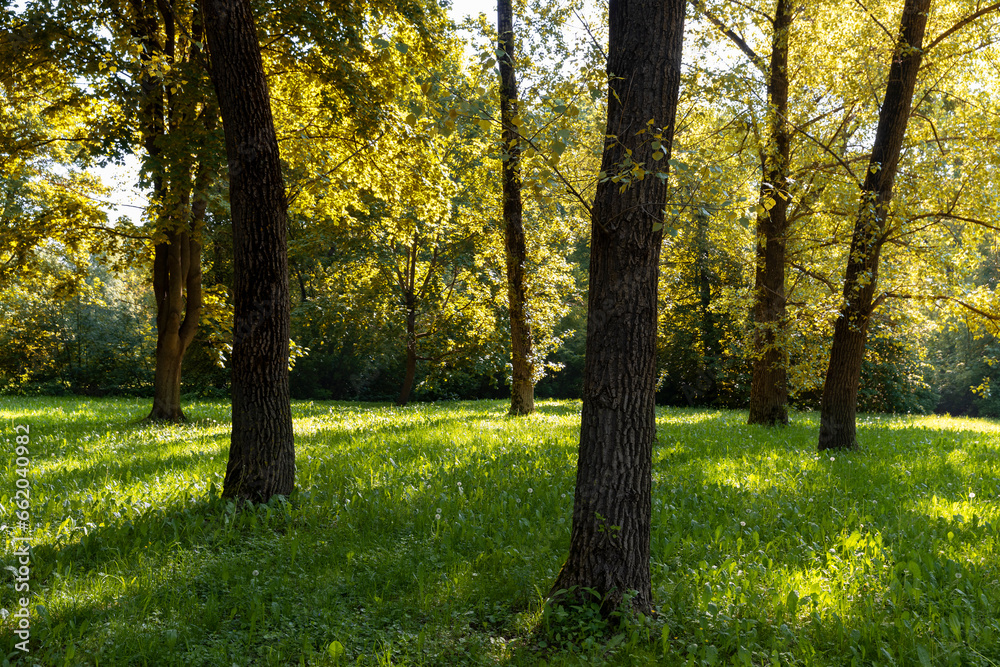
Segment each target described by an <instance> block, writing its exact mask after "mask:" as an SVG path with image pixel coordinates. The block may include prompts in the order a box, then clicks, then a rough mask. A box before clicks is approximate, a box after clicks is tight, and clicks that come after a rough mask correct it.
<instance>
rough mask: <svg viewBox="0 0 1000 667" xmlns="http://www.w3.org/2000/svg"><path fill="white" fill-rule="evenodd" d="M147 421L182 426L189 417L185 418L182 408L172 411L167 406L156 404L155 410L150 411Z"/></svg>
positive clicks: (154, 405)
mask: <svg viewBox="0 0 1000 667" xmlns="http://www.w3.org/2000/svg"><path fill="white" fill-rule="evenodd" d="M146 421H148V422H173V423H175V424H180V423H182V422H186V421H187V417H185V416H184V412H183V410H181V409H180V407H178V408H176V409H170V408H167V407H166V406H159V405H156V404H155V403H154V404H153V409H152V410H150V411H149V414H148V415H146Z"/></svg>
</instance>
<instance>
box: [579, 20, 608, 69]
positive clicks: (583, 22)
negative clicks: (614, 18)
mask: <svg viewBox="0 0 1000 667" xmlns="http://www.w3.org/2000/svg"><path fill="white" fill-rule="evenodd" d="M573 16H575V17H576V18H577V19H579V21H580V23H582V24H583V29H584V30H586V31H587V34H588V35H590V39H591V41H593V42H594V46H595V47H596V48H597V50H598V51H599V52H600V54H601V55H602V56H604V59H605V60H607V59H608V54H607V53H605V51H604V47H603V46H601V43H600V42H598V41H597V38H596V37H594V33H592V32H591V31H590V24H589V23H587V22H586V21H584V20H583V17H582V16H580V15H579V14H578V13H577V11H576V10H575V9H574V10H573Z"/></svg>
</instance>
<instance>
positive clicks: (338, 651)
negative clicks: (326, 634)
mask: <svg viewBox="0 0 1000 667" xmlns="http://www.w3.org/2000/svg"><path fill="white" fill-rule="evenodd" d="M326 652H327V653H328V654H330V657H331V658H333V659H334V661H336V660H339V659H340V658H341V657H342V656H343V655H344V654H345V653H346V652H347V650H346V649H345V648H344V645H343V644H341V643H340V642H338V641H337V640H333V641H332V642H330V645H329V646H327V647H326Z"/></svg>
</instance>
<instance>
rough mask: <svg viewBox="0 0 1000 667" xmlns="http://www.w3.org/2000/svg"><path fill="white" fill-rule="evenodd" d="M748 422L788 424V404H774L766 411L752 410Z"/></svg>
mask: <svg viewBox="0 0 1000 667" xmlns="http://www.w3.org/2000/svg"><path fill="white" fill-rule="evenodd" d="M747 424H750V425H751V426H753V425H756V426H788V409H787V407H786V406H784V405H781V406H777V405H776V406H774V407H772V408H770V409H768V410H764V411H756V412H755V411H753V410H751V411H750V417H749V418H748V419H747Z"/></svg>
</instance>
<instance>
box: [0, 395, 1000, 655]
mask: <svg viewBox="0 0 1000 667" xmlns="http://www.w3.org/2000/svg"><path fill="white" fill-rule="evenodd" d="M506 407H507V406H506V405H505V404H504V403H501V402H488V401H484V402H465V403H440V404H425V405H414V406H409V407H407V408H395V407H388V406H384V405H371V404H368V405H363V404H348V403H329V402H315V403H313V402H296V403H295V404H294V405H293V415H294V418H295V433H296V455H297V456H296V465H297V472H296V480H297V489H296V491H295V493H294V494H293V495H292V496H291V497H290V498H287V499H284V498H278V499H274V500H273V501H272V502H270V503H268V504H267V505H260V506H254V507H252V508H249V509H239V508H237V507H236V506H234V505H233V504H232V503H230V502H227V501H224V500H222V499H220V497H219V496H220V490H221V485H222V478H223V475H224V472H225V463H226V457H227V452H228V438H229V418H230V415H229V408H228V405H227V404H226V403H224V402H219V401H215V402H213V401H203V402H199V403H195V404H193V405H191V406H189V407H188V408H187V412H188V415H189V417H190V418H191V421H190V422H189V423H187V424H184V425H180V426H161V425H148V424H145V423H143V422H141V421H140V420H141V418H142V417H143V416H144V415H145V414H146V412H148V405H147V403H146V401H144V400H138V399H98V400H95V399H89V400H86V399H79V398H3V399H0V420H2V421H0V424H2V428H3V429H4V433H5V435H4V436H3V437H4V439H6V440H7V443H6V446H7V449H6V453H7V455H6V456H5V457H4V458H3V459H0V460H2V461H3V465H4V466H5V467H4V469H3V475H2V476H0V477H2V479H0V523H3V524H5V527H4V529H3V530H4V538H5V547H6V548H8V549H10V548H11V545H12V540H11V538H12V537H14V536H15V535H19V533H17V532H16V530H15V529H13V528H11V527H10V526H12V525H13V524H14V517H13V512H14V509H15V508H14V495H15V488H16V474H15V455H14V427H15V426H16V425H18V424H26V425H29V426H30V431H31V441H30V454H29V458H30V476H29V477H30V482H31V487H30V489H31V507H30V511H31V518H32V529H31V532H30V533H29V536H30V538H31V542H32V544H33V548H32V560H31V573H30V585H31V608H32V618H31V640H30V653H28V654H26V655H25V654H23V653H22V652H21V651H18V650H16V649H15V643H16V642H18V641H19V639H18V638H17V637H16V636H15V635H14V634H13V630H14V628H15V623H14V618H13V616H12V613H13V611H14V610H15V608H16V595H15V592H14V585H13V579H12V577H5V579H4V581H3V584H2V585H0V607H2V608H3V610H4V611H2V612H0V617H2V620H0V650H2V652H3V655H4V656H6V661H5V663H6V662H10V663H20V664H26V665H33V664H38V665H43V666H45V667H48V666H50V665H175V664H176V665H206V666H208V665H210V666H213V667H214V666H218V665H224V666H227V667H228V666H229V665H334V664H345V665H346V664H351V665H469V664H485V665H538V664H559V665H563V664H566V665H573V664H612V665H646V664H668V665H675V664H676V665H680V664H691V665H713V664H735V665H764V664H800V665H849V664H858V665H876V664H877V665H924V666H926V665H952V664H954V665H959V664H961V665H996V664H998V663H1000V620H998V619H1000V614H998V612H997V609H1000V585H998V579H1000V565H998V559H997V556H998V553H997V551H998V545H1000V539H998V526H1000V523H998V516H997V514H998V504H997V501H998V493H1000V483H998V472H1000V437H998V432H1000V427H998V426H997V425H996V424H994V423H993V422H989V421H984V420H967V419H950V418H938V417H875V416H870V417H866V418H862V420H861V421H860V423H859V438H860V440H861V442H862V443H863V449H862V451H860V452H852V453H834V454H826V455H822V456H821V455H818V454H817V453H816V451H815V443H816V440H815V439H816V432H817V422H816V416H815V415H814V414H811V413H806V414H797V415H794V418H793V425H792V426H790V427H788V428H784V429H778V430H768V429H765V428H761V427H756V426H753V427H752V426H747V425H745V423H744V422H745V419H746V417H745V414H744V413H740V412H729V411H706V410H679V409H663V410H660V411H659V412H658V420H657V423H658V443H657V446H656V448H655V450H654V454H653V492H654V497H653V525H652V542H651V546H652V562H651V569H652V579H653V598H654V604H655V609H654V610H653V613H651V614H647V615H637V614H633V613H631V612H628V611H627V610H624V609H623V610H620V611H619V612H618V613H617V615H613V616H612V617H611V618H606V617H604V616H602V615H601V614H600V613H599V605H597V606H595V607H590V606H587V605H586V604H577V605H575V606H573V605H564V606H562V607H560V606H555V605H551V604H546V603H545V597H546V594H547V593H548V589H549V587H550V586H551V584H552V582H553V581H554V579H555V574H556V572H557V570H558V568H559V566H560V564H561V560H562V559H563V558H565V555H566V553H567V550H568V547H569V529H570V520H571V512H572V502H573V483H574V479H575V458H576V444H577V431H578V428H579V404H578V403H572V402H543V403H541V404H540V406H539V412H538V414H536V415H534V416H532V417H529V418H521V419H517V418H509V417H506V416H505V412H506ZM7 553H8V556H7V558H6V559H5V563H4V565H5V566H11V567H13V565H14V562H13V558H11V557H10V556H9V553H10V551H8V552H7ZM595 605H596V603H595Z"/></svg>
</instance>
